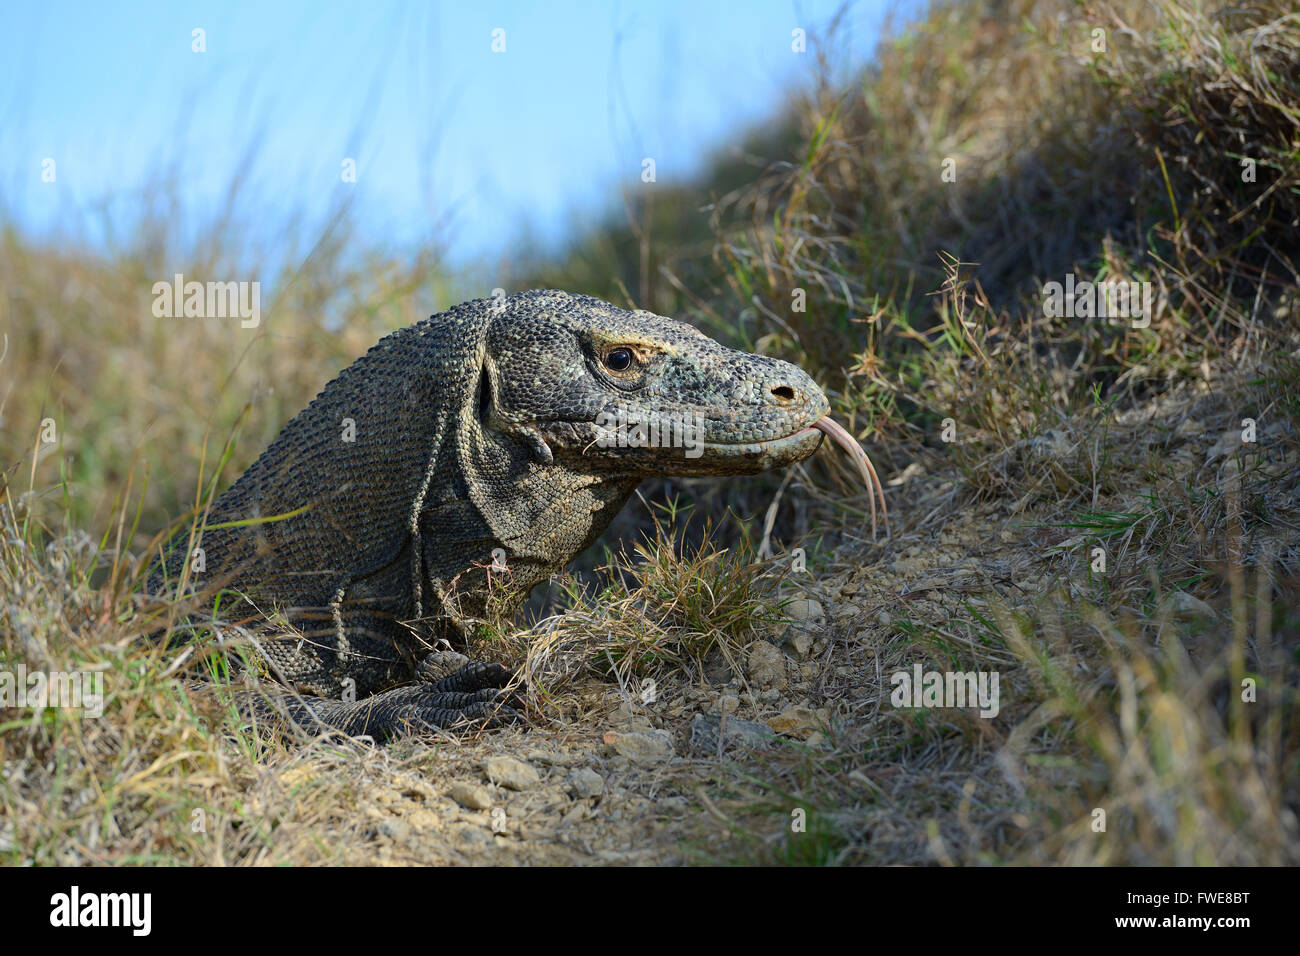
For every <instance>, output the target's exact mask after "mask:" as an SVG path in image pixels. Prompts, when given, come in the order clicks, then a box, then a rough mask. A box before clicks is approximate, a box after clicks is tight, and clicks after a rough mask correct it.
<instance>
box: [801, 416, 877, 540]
mask: <svg viewBox="0 0 1300 956" xmlns="http://www.w3.org/2000/svg"><path fill="white" fill-rule="evenodd" d="M813 428H815V429H817V430H818V431H820V432H822V433H823V434H825V435H826V437H828V438H829V439H830V440H831V441H833V442H835V444H837V445H839V446H840V447H841V448H843V449H844V450H845V451H846V452H848V453H849V456H850V457H851V458H852V459H853V461H854V462H855V463H856V464H857V466H858V471H859V472H860V473H861V474H862V481H863V483H864V484H865V485H866V486H867V500H868V501H870V502H871V540H873V541H874V540H875V539H876V496H877V495H879V496H880V512H881V514H882V515H884V518H885V533H886V534H888V533H889V509H888V508H886V507H885V489H884V486H883V485H881V483H880V477H879V476H878V475H877V474H876V469H875V466H873V465H872V464H871V459H870V458H868V457H867V453H866V452H865V451H863V450H862V446H861V445H859V444H858V443H857V442H856V441H855V440H854V438H853V436H852V435H850V434H849V433H848V432H847V431H845V429H844V426H843V425H841V424H840V423H839V422H837V421H835V420H834V419H832V418H831V417H830V416H829V415H827V416H826V417H825V418H822V419H821V420H820V421H817V422H815V423H814V424H813Z"/></svg>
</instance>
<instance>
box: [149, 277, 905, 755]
mask: <svg viewBox="0 0 1300 956" xmlns="http://www.w3.org/2000/svg"><path fill="white" fill-rule="evenodd" d="M828 408H829V405H828V403H827V400H826V397H825V396H824V395H823V394H822V392H821V390H820V389H819V388H818V387H817V385H816V384H815V383H814V382H813V380H812V379H811V378H810V377H809V376H808V375H807V374H806V373H804V372H803V371H802V370H801V369H799V368H797V367H795V366H793V365H791V364H789V363H787V362H782V361H779V360H777V359H773V358H767V357H765V356H760V355H750V354H747V353H744V352H738V351H735V350H733V349H729V348H725V347H723V346H722V345H720V344H718V343H717V342H715V341H714V340H713V339H710V338H708V337H707V336H705V335H703V334H702V333H700V332H698V331H696V330H695V329H694V328H692V327H691V326H689V325H686V324H684V323H682V322H678V321H675V320H673V319H668V318H664V317H662V316H658V315H654V314H652V313H649V312H643V311H637V312H628V311H625V310H623V309H619V308H615V307H614V306H612V305H609V304H608V303H606V302H602V301H600V300H599V299H594V298H591V297H588V296H582V295H570V294H568V293H564V292H557V291H533V292H521V293H518V294H516V295H512V296H508V297H498V298H495V299H480V300H476V301H473V302H468V303H465V304H463V305H460V306H457V307H456V308H453V309H451V310H450V311H448V312H444V313H442V314H440V315H435V316H433V317H431V318H429V319H426V320H424V321H422V322H417V323H416V324H414V325H412V326H410V327H408V328H404V329H401V330H399V331H396V332H393V333H392V334H390V335H388V336H386V337H384V338H383V339H381V340H380V341H379V343H378V344H376V345H375V346H374V347H373V348H371V349H370V351H369V352H367V353H366V354H365V355H363V356H362V357H361V358H359V359H357V360H356V361H355V362H353V363H352V364H351V365H350V366H348V367H347V368H345V369H344V370H343V371H342V372H341V373H340V374H339V375H338V377H337V378H335V379H334V380H333V381H332V382H330V383H329V384H328V385H326V386H325V388H324V389H323V390H322V391H321V392H320V394H319V395H317V396H316V398H315V399H313V400H312V402H311V403H310V404H309V405H308V406H307V407H306V408H305V409H303V411H301V412H300V413H299V414H298V415H297V416H296V417H294V419H293V420H292V421H290V422H289V424H288V425H286V426H285V427H284V430H283V431H281V432H280V434H279V436H278V437H277V438H276V439H275V441H273V442H272V443H271V445H270V447H269V448H267V449H266V451H265V452H263V454H262V456H261V457H260V458H258V459H257V461H256V462H254V464H253V465H252V466H251V467H250V468H249V469H248V470H247V471H245V472H244V473H243V474H242V475H241V476H240V477H239V479H238V480H237V481H236V482H235V483H234V484H233V485H232V486H231V487H230V488H229V489H227V490H226V492H225V493H224V494H222V495H221V496H220V497H218V498H217V500H216V501H215V502H214V503H213V505H212V507H211V510H210V513H209V514H208V516H207V519H206V523H205V526H204V528H203V530H202V531H201V536H200V537H199V538H198V540H197V544H198V545H200V546H201V553H202V555H203V559H204V560H203V570H202V572H201V573H198V571H197V568H198V565H199V562H197V561H194V562H192V564H193V567H192V568H185V569H184V572H185V573H184V574H183V575H178V574H177V572H178V571H180V570H181V569H182V568H183V567H184V559H185V557H186V556H187V555H189V554H192V553H199V552H198V551H197V549H195V544H196V541H195V539H194V538H192V537H191V532H189V531H182V532H180V533H178V534H177V535H175V536H174V537H173V538H172V539H171V541H170V542H169V543H168V544H167V545H166V546H165V547H164V548H163V549H162V551H161V553H160V555H159V556H158V558H157V559H156V560H155V562H154V564H153V566H152V569H151V573H150V575H149V588H150V590H151V591H152V592H153V593H156V594H166V593H175V590H174V588H173V589H171V590H170V591H169V588H168V586H167V585H168V582H169V581H170V582H171V583H172V584H173V585H174V584H175V583H176V580H175V579H176V578H177V577H180V578H181V581H182V583H185V582H188V585H193V586H197V587H200V588H201V587H205V586H207V587H212V588H214V589H224V590H225V591H226V592H227V593H229V592H234V593H236V594H238V595H239V600H240V602H244V601H246V602H247V605H244V606H243V611H245V612H248V613H246V614H243V613H240V610H239V607H232V606H231V604H230V603H229V602H223V604H222V606H221V607H220V611H221V616H222V617H223V618H226V619H233V618H239V617H253V618H255V619H257V620H260V621H262V622H263V625H262V628H261V631H262V634H261V638H262V639H261V640H258V641H257V647H258V649H259V650H260V651H261V654H262V656H263V657H264V659H265V661H266V663H267V665H268V666H269V669H270V671H271V673H272V674H273V675H274V676H275V677H276V678H277V679H278V680H280V681H282V682H284V683H286V684H288V685H289V686H291V687H292V688H294V689H295V690H296V691H297V694H284V693H281V694H279V695H274V696H273V697H272V699H275V700H276V701H277V703H276V707H277V708H278V709H279V710H280V713H281V714H282V715H285V714H287V715H288V716H289V717H291V719H293V720H294V721H295V722H303V721H308V722H319V724H323V725H325V726H327V727H331V728H336V729H339V730H342V731H344V732H345V733H348V734H350V735H354V736H356V735H363V734H368V735H370V736H372V737H376V738H381V739H382V738H388V737H392V736H394V735H397V734H400V733H403V732H405V731H412V730H429V729H434V728H447V727H451V726H453V725H456V724H459V723H462V722H479V723H482V722H489V723H493V722H499V721H500V720H501V719H502V718H503V717H505V718H510V719H513V718H516V717H517V716H518V715H517V713H516V712H515V710H513V709H511V708H510V706H509V703H510V702H511V701H512V700H513V701H514V702H516V703H517V702H518V698H511V697H508V696H507V695H506V693H505V688H506V687H507V685H508V684H509V682H510V680H511V678H512V674H511V673H510V671H508V670H507V669H506V668H504V667H502V666H500V665H498V664H492V663H469V664H466V665H465V666H463V667H460V668H459V669H456V670H454V672H453V673H450V674H445V673H444V674H439V673H438V672H437V667H435V666H433V664H432V662H433V661H434V660H435V659H441V658H442V657H443V655H440V654H432V653H431V651H432V649H433V648H434V647H435V646H436V645H437V644H438V643H439V641H440V639H445V640H447V641H448V642H449V643H457V642H458V641H459V642H462V643H463V639H464V637H465V636H466V631H467V628H468V627H469V626H470V625H471V624H472V623H473V622H474V621H476V620H481V619H484V618H489V617H493V616H497V617H500V616H501V615H512V614H513V613H514V612H515V611H517V610H518V608H519V606H520V604H521V603H522V602H523V601H524V599H525V598H526V597H527V595H528V593H529V592H530V591H531V590H532V589H533V587H534V586H536V585H537V584H539V583H541V582H543V581H546V580H547V579H548V578H549V577H550V576H551V575H552V574H553V573H555V572H557V571H561V570H563V569H564V568H565V567H566V566H567V565H568V563H569V562H570V561H571V560H572V559H573V558H574V557H576V556H577V555H578V554H579V553H580V552H582V551H583V550H584V549H585V548H586V547H587V546H588V545H590V544H591V543H592V542H593V541H595V539H596V538H597V537H598V536H599V535H600V533H601V532H602V531H603V530H604V529H605V527H606V526H607V525H608V524H609V522H610V521H611V520H612V519H613V517H614V516H615V514H616V513H617V512H618V511H619V509H620V508H622V507H623V505H624V503H625V502H627V500H628V499H629V498H630V497H631V495H632V493H633V492H634V490H635V489H636V487H637V485H638V484H639V483H640V482H641V481H642V480H643V479H646V478H649V477H652V476H686V475H738V474H750V473H755V472H759V471H763V470H765V469H769V468H777V467H781V466H785V465H791V464H793V463H795V462H798V461H801V460H803V459H805V458H807V457H808V456H809V455H811V454H812V453H813V452H814V451H815V450H816V448H817V447H818V445H819V444H820V442H821V440H822V434H823V433H825V434H827V435H829V436H830V437H832V438H833V439H834V440H835V441H837V442H839V443H841V444H842V445H844V447H845V448H846V449H848V450H849V451H850V452H851V453H852V454H854V456H855V458H856V459H857V461H858V464H859V468H860V469H861V470H862V473H863V477H864V481H866V482H867V484H868V489H869V491H870V493H871V495H872V497H871V502H872V515H873V523H874V514H875V500H876V499H875V496H876V495H877V494H879V496H880V502H881V505H882V507H883V505H884V496H883V493H881V489H880V482H879V479H878V478H876V476H875V471H874V469H872V468H871V466H870V462H869V461H868V460H867V459H866V455H865V453H864V452H863V451H862V449H861V448H860V447H859V446H858V444H857V443H856V442H855V441H853V440H852V439H851V438H850V437H849V435H848V434H847V433H846V432H845V431H844V430H843V429H842V428H841V427H840V426H839V425H837V424H836V423H834V422H833V421H831V420H830V419H829V418H827V417H826V413H827V411H828ZM620 415H621V418H620V417H617V416H620ZM652 421H656V422H659V423H661V427H658V428H657V433H658V435H659V441H658V442H657V443H656V442H651V441H647V440H644V439H645V438H647V437H653V436H654V435H655V434H656V431H655V430H649V429H648V428H647V431H648V432H649V434H648V436H647V435H646V434H645V433H643V432H640V431H638V427H637V423H638V422H639V423H641V424H642V425H646V426H648V425H649V423H651V422H652ZM672 422H677V423H685V427H681V426H680V425H679V427H678V429H677V431H676V432H674V431H673V430H672V429H671V428H669V427H662V423H672ZM691 425H698V426H699V432H698V434H694V435H693V436H692V433H691V432H690V431H689V427H690V426H691ZM619 429H623V430H624V431H623V437H622V439H619V438H618V437H617V433H618V430H619ZM674 435H675V436H676V437H677V438H678V439H679V440H678V442H677V445H676V447H673V446H671V444H666V443H665V441H664V439H665V438H670V437H671V436H674ZM692 437H694V439H696V440H695V441H690V440H681V439H683V438H685V439H690V438H692ZM611 438H613V439H614V440H611ZM192 549H194V550H192ZM503 566H504V567H503ZM168 571H170V572H171V573H170V575H169V574H168V573H167V572H168ZM272 618H276V619H278V620H279V623H278V624H272V623H271V619H272ZM464 660H465V659H464V658H459V661H460V662H463V661H464ZM443 666H444V667H445V661H443ZM258 699H259V700H263V701H265V700H266V699H267V698H266V697H265V696H262V695H258Z"/></svg>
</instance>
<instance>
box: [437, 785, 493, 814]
mask: <svg viewBox="0 0 1300 956" xmlns="http://www.w3.org/2000/svg"><path fill="white" fill-rule="evenodd" d="M447 796H449V797H451V798H452V799H453V800H455V801H456V802H457V803H459V804H460V805H461V806H462V807H467V808H468V809H470V810H489V809H491V808H492V794H491V793H489V792H488V789H487V788H486V787H480V786H479V785H478V784H476V783H464V782H460V783H453V784H452V785H451V789H450V790H448V791H447Z"/></svg>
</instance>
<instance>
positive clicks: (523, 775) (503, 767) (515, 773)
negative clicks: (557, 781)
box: [483, 757, 542, 790]
mask: <svg viewBox="0 0 1300 956" xmlns="http://www.w3.org/2000/svg"><path fill="white" fill-rule="evenodd" d="M483 772H484V773H486V774H487V776H488V779H489V780H491V781H492V782H493V783H495V784H496V785H497V786H500V787H505V788H506V789H507V790H531V789H532V788H533V787H535V786H537V785H538V784H539V783H541V782H542V778H541V777H540V776H538V774H537V771H536V770H534V769H533V768H532V767H531V766H529V765H528V764H526V763H524V762H523V761H522V760H516V759H515V758H514V757H488V758H487V760H484V761H483Z"/></svg>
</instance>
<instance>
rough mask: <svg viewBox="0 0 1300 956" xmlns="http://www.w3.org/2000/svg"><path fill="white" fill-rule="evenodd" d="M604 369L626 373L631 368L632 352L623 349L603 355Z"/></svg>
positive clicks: (612, 350) (611, 350)
mask: <svg viewBox="0 0 1300 956" xmlns="http://www.w3.org/2000/svg"><path fill="white" fill-rule="evenodd" d="M604 362H605V368H607V369H609V370H610V371H611V372H626V371H627V370H628V369H630V368H631V367H632V350H631V349H625V348H617V349H610V350H609V351H608V352H606V353H605V358H604Z"/></svg>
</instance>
